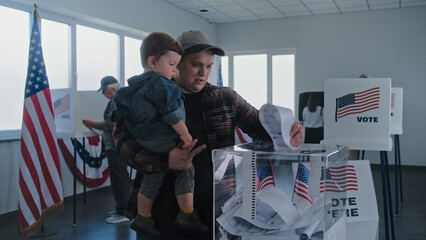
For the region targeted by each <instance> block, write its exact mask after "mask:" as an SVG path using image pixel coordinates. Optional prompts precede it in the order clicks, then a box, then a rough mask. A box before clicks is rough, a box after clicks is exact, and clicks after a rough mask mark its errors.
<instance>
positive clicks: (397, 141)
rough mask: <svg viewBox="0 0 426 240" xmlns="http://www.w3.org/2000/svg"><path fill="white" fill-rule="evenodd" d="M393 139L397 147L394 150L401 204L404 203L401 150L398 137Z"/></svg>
mask: <svg viewBox="0 0 426 240" xmlns="http://www.w3.org/2000/svg"><path fill="white" fill-rule="evenodd" d="M395 138H396V144H395V147H397V148H395V149H398V165H399V168H398V171H399V191H400V192H399V196H400V199H401V203H402V202H404V200H403V199H404V198H403V194H402V192H403V191H402V173H401V172H402V171H401V166H402V165H401V148H400V145H399V135H395Z"/></svg>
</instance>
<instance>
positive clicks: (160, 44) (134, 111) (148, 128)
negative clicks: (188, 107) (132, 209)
mask: <svg viewBox="0 0 426 240" xmlns="http://www.w3.org/2000/svg"><path fill="white" fill-rule="evenodd" d="M182 54H183V49H182V47H181V45H180V44H179V43H178V42H176V40H175V39H173V38H172V37H170V36H169V35H167V34H165V33H161V32H153V33H151V34H149V35H148V36H147V37H146V38H145V39H144V40H143V42H142V45H141V48H140V55H141V62H142V66H143V68H144V69H145V71H144V73H143V74H142V75H138V76H134V77H132V78H130V79H129V80H128V82H129V86H128V87H124V88H121V89H120V90H119V91H118V92H117V94H116V96H115V98H114V101H115V102H116V104H117V120H118V123H119V124H120V123H121V122H125V123H126V126H127V128H128V130H129V132H130V133H131V134H132V135H133V136H134V137H135V138H136V141H137V142H138V143H139V144H140V145H141V146H142V147H143V148H145V149H147V150H149V151H153V152H168V151H170V150H172V149H173V148H174V147H176V145H177V144H178V143H179V142H180V141H181V142H182V144H181V147H182V149H185V148H188V147H189V146H190V145H191V143H192V137H191V135H190V134H189V132H188V128H187V127H186V125H185V122H184V121H185V108H184V104H183V96H182V93H181V91H180V89H179V87H178V86H177V85H176V83H175V82H174V81H172V80H170V79H171V78H173V76H174V74H175V72H176V71H177V69H176V66H177V64H178V63H179V61H180V59H181V57H182ZM174 173H175V177H176V178H175V181H176V183H175V194H176V199H177V202H178V205H179V208H180V210H179V213H178V214H177V217H176V218H175V219H176V220H175V223H176V225H177V226H178V227H180V228H183V229H186V230H190V231H194V232H198V233H205V232H207V227H206V226H205V225H204V224H202V223H201V222H200V221H199V219H198V217H197V216H198V215H197V212H196V211H195V210H194V206H193V199H194V168H193V167H191V168H189V169H187V170H182V171H174ZM163 179H164V172H144V179H143V182H142V186H141V188H140V191H139V194H138V214H137V216H136V217H135V219H134V221H133V222H132V224H131V225H130V227H131V228H132V229H133V230H135V231H137V232H142V233H148V234H150V235H156V236H159V235H160V233H159V232H158V231H157V230H156V229H155V223H154V219H153V218H152V213H151V209H152V205H153V203H154V200H155V198H156V197H157V195H158V192H159V188H160V186H161V185H162V183H163Z"/></svg>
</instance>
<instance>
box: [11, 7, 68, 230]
mask: <svg viewBox="0 0 426 240" xmlns="http://www.w3.org/2000/svg"><path fill="white" fill-rule="evenodd" d="M38 19H39V16H38V13H37V11H34V20H33V25H32V31H31V39H30V47H29V59H28V70H27V80H26V85H25V99H24V113H23V120H22V129H21V158H20V164H19V192H18V218H19V235H20V236H21V238H27V237H30V236H31V235H33V234H34V233H36V232H37V231H38V230H39V229H40V227H41V225H42V222H43V220H44V219H46V218H47V217H49V216H51V215H54V214H56V213H58V212H60V211H62V210H63V208H64V205H63V190H62V180H61V174H60V168H59V156H58V151H57V138H56V130H55V118H54V115H53V108H52V100H51V97H50V90H49V83H48V81H47V76H46V68H45V65H44V60H43V53H42V49H41V37H40V31H39V26H38V22H37V20H38Z"/></svg>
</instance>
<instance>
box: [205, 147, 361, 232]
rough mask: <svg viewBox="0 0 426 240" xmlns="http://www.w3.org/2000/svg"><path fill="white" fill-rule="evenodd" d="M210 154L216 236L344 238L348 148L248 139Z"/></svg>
mask: <svg viewBox="0 0 426 240" xmlns="http://www.w3.org/2000/svg"><path fill="white" fill-rule="evenodd" d="M212 154H213V165H214V170H215V172H214V203H215V204H214V216H215V221H214V222H215V227H216V232H215V239H231V238H233V237H235V236H240V237H241V238H242V239H276V240H278V239H280V240H281V239H299V237H301V238H302V239H303V238H304V237H308V238H309V239H336V240H337V239H339V240H340V239H346V209H345V206H344V203H345V202H346V201H347V196H346V194H347V191H348V190H349V189H348V187H349V185H347V179H346V175H347V172H348V171H352V170H351V169H349V168H348V167H347V164H346V159H347V155H348V148H347V147H346V146H341V145H320V144H303V145H301V146H300V147H299V148H297V149H287V150H286V149H283V148H279V150H276V149H274V147H273V145H268V144H263V145H257V144H256V143H248V144H240V145H235V146H233V147H227V148H223V149H215V150H213V153H212ZM352 185H354V186H355V187H356V182H355V183H353V184H352ZM352 185H351V186H352ZM337 201H338V203H337Z"/></svg>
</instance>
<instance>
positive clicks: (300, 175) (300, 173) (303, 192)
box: [294, 163, 314, 205]
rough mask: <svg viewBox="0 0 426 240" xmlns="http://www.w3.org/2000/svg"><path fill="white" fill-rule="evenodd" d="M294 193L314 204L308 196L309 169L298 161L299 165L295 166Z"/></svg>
mask: <svg viewBox="0 0 426 240" xmlns="http://www.w3.org/2000/svg"><path fill="white" fill-rule="evenodd" d="M294 193H295V194H296V195H297V196H299V197H301V198H302V199H304V200H306V201H308V202H309V203H310V204H312V205H313V204H314V199H313V198H312V197H311V196H309V169H308V168H307V167H305V165H303V164H302V163H299V166H298V167H297V174H296V181H295V183H294Z"/></svg>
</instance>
